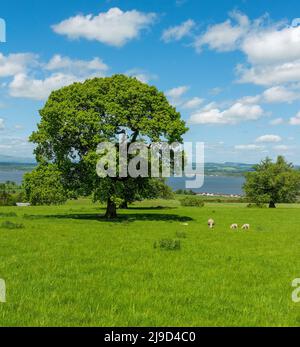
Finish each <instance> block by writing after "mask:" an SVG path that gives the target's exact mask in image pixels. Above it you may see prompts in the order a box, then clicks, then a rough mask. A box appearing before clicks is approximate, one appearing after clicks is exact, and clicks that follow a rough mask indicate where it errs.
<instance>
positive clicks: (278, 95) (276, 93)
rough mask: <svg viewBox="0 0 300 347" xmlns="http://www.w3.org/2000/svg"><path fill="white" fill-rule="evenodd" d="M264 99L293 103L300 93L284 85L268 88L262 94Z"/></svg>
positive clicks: (269, 101) (270, 101)
mask: <svg viewBox="0 0 300 347" xmlns="http://www.w3.org/2000/svg"><path fill="white" fill-rule="evenodd" d="M262 97H263V99H264V101H265V102H267V103H280V102H288V103H291V102H293V101H295V100H297V99H299V98H300V94H299V93H296V92H295V91H293V90H289V89H287V88H285V87H282V86H276V87H272V88H269V89H266V90H265V91H264V92H263V95H262Z"/></svg>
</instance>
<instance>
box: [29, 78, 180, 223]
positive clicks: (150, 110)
mask: <svg viewBox="0 0 300 347" xmlns="http://www.w3.org/2000/svg"><path fill="white" fill-rule="evenodd" d="M40 116H41V121H40V123H39V125H38V130H37V131H36V132H34V133H33V134H32V135H31V137H30V139H31V141H32V142H34V143H35V144H36V145H37V146H36V149H35V154H36V159H37V161H38V162H39V163H41V162H45V161H46V162H54V163H55V165H56V167H57V170H59V172H61V174H62V177H63V184H64V188H65V189H66V190H68V191H73V192H74V191H76V192H77V193H78V194H79V195H86V196H89V195H93V196H94V200H99V201H102V202H104V201H105V202H107V204H108V207H107V217H110V215H111V214H112V215H113V216H114V217H115V216H116V212H115V209H116V204H115V202H114V199H115V198H119V199H122V200H125V201H128V202H130V201H134V200H136V198H138V197H148V194H149V190H148V189H143V188H142V186H144V187H146V188H147V186H148V184H149V183H148V181H149V178H141V177H139V178H138V179H131V178H119V177H116V178H112V177H107V178H100V177H98V176H97V174H96V169H95V168H96V163H97V160H98V159H99V156H98V155H97V154H96V149H97V146H98V144H99V143H101V142H105V141H109V142H113V143H115V144H116V149H117V151H118V145H117V143H118V136H119V134H121V133H124V132H126V134H127V139H128V143H132V142H135V141H137V140H139V141H149V140H150V141H155V142H157V141H161V140H163V139H165V140H167V141H168V142H170V143H171V142H174V141H179V142H181V141H182V135H183V134H184V133H185V132H186V131H187V128H186V127H185V123H184V121H183V120H181V119H180V113H179V112H177V111H176V109H175V108H174V107H173V106H171V105H170V104H169V102H168V100H167V98H166V97H165V95H164V94H163V93H162V92H160V91H158V90H157V89H156V88H155V87H154V86H149V85H147V84H145V83H142V82H140V81H138V80H137V79H135V78H132V77H127V76H124V75H114V76H112V77H106V78H94V79H91V80H87V81H85V82H83V83H74V84H72V85H70V86H68V87H64V88H61V89H60V90H57V91H54V92H52V93H51V95H50V97H49V99H48V101H47V102H46V104H45V106H44V108H43V109H42V110H41V111H40Z"/></svg>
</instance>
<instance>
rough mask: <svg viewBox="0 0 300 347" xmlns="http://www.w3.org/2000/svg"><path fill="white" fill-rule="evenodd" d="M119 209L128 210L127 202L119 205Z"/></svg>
mask: <svg viewBox="0 0 300 347" xmlns="http://www.w3.org/2000/svg"><path fill="white" fill-rule="evenodd" d="M120 208H123V209H128V202H127V201H126V200H124V201H123V202H122V204H121V205H120Z"/></svg>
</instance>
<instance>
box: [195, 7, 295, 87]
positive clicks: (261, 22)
mask: <svg viewBox="0 0 300 347" xmlns="http://www.w3.org/2000/svg"><path fill="white" fill-rule="evenodd" d="M293 22H294V23H295V21H293ZM194 46H195V47H196V49H197V50H198V51H201V50H202V49H203V47H204V46H208V48H209V49H211V50H215V51H218V52H226V51H233V50H240V51H241V52H243V53H244V54H245V56H246V58H247V61H248V64H244V65H238V66H237V73H238V76H239V82H241V83H253V84H257V85H264V86H277V85H279V84H283V83H290V82H296V81H300V26H299V25H297V26H296V25H294V24H292V25H289V24H287V23H286V22H283V21H280V22H271V21H270V20H269V18H268V16H263V17H260V18H257V19H255V20H252V21H251V20H249V18H248V17H247V16H246V15H244V14H241V13H238V12H233V13H231V14H230V15H229V18H228V19H227V20H226V21H224V22H221V23H217V24H215V25H212V26H209V27H208V28H207V29H206V31H205V32H204V33H203V34H202V35H200V36H199V37H198V38H196V40H195V42H194Z"/></svg>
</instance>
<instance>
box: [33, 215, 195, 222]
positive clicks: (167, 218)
mask: <svg viewBox="0 0 300 347" xmlns="http://www.w3.org/2000/svg"><path fill="white" fill-rule="evenodd" d="M28 217H29V219H30V216H28ZM28 217H27V218H28ZM40 218H53V219H76V220H92V221H98V222H113V223H123V222H125V223H128V222H136V221H163V222H170V223H171V222H188V221H192V220H193V218H191V217H187V216H179V215H177V214H163V213H119V214H118V217H117V218H116V219H109V220H108V219H106V218H105V217H104V216H103V215H100V214H99V213H66V214H53V215H38V216H33V218H32V219H40Z"/></svg>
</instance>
